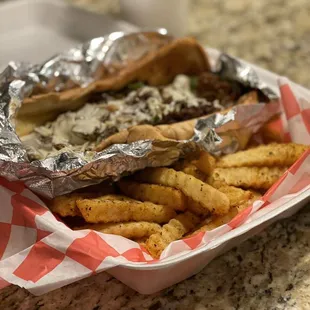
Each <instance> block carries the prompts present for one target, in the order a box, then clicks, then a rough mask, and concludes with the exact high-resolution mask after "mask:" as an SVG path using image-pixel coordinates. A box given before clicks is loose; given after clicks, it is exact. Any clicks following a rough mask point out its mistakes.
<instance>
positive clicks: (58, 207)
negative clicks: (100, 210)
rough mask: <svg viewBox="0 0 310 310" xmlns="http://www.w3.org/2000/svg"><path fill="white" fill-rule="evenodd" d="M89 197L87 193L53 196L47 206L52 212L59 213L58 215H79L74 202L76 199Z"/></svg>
mask: <svg viewBox="0 0 310 310" xmlns="http://www.w3.org/2000/svg"><path fill="white" fill-rule="evenodd" d="M87 197H91V195H87V194H68V195H63V196H59V197H56V198H54V199H53V200H52V201H51V203H50V205H49V208H50V209H51V211H52V212H55V213H57V214H59V215H60V216H79V215H81V212H80V210H79V209H78V207H77V205H76V202H77V200H78V199H83V198H87Z"/></svg>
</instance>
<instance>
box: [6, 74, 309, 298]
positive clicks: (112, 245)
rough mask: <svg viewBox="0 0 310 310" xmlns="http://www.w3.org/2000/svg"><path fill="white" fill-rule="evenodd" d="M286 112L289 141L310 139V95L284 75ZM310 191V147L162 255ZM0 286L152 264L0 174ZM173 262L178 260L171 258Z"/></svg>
mask: <svg viewBox="0 0 310 310" xmlns="http://www.w3.org/2000/svg"><path fill="white" fill-rule="evenodd" d="M279 87H280V93H281V102H282V107H283V111H284V113H283V117H282V120H281V121H277V122H275V123H274V124H273V126H275V127H276V128H277V130H279V131H281V132H282V134H284V136H285V138H286V140H287V141H294V142H297V143H303V144H309V145H310V103H309V102H308V101H306V99H307V100H309V99H310V98H299V97H298V99H297V98H296V97H295V96H294V94H293V92H292V90H291V87H290V85H289V83H288V81H287V80H286V79H283V78H281V79H279ZM305 191H307V193H309V196H310V151H309V150H308V151H307V152H305V153H304V154H303V155H302V157H301V158H300V159H299V160H298V161H297V162H296V163H295V164H294V165H293V166H292V167H291V168H290V169H289V170H288V171H287V172H286V173H285V174H284V175H283V177H282V178H281V179H280V180H279V181H278V182H277V183H276V184H275V185H274V186H273V187H272V188H271V189H270V190H269V191H268V192H267V193H266V194H265V195H264V196H263V197H262V199H261V200H258V201H256V202H255V203H254V204H253V205H252V206H250V207H249V208H247V209H246V210H244V211H243V212H242V213H240V214H239V215H237V216H236V217H235V218H234V219H233V220H232V221H230V222H229V223H228V224H226V225H223V226H221V227H218V228H216V229H214V230H213V231H210V232H205V233H203V232H201V233H199V234H197V235H195V236H193V237H191V238H187V239H184V240H179V241H175V242H173V243H171V244H170V245H169V246H168V247H167V248H166V249H165V251H164V252H163V253H162V256H161V259H160V261H164V260H165V261H169V260H172V258H176V257H179V256H183V255H186V254H188V253H189V252H191V251H195V250H197V249H198V248H199V249H201V247H203V246H205V245H206V244H208V243H209V242H210V241H211V240H214V239H215V238H217V237H219V236H222V235H224V234H226V233H227V232H229V231H231V230H232V229H234V228H236V227H239V226H241V225H243V224H245V223H250V222H251V221H253V220H254V219H255V218H257V216H258V213H257V211H258V210H259V209H260V210H261V209H262V208H264V210H265V211H266V212H269V211H271V210H274V209H275V208H281V205H282V204H283V203H284V202H287V201H289V200H291V199H293V198H295V197H296V196H298V195H300V194H301V193H304V192H305ZM0 197H1V205H0V232H1V233H0V258H1V260H0V288H1V287H4V286H6V285H9V284H10V283H13V284H16V285H19V286H21V287H24V288H26V289H28V290H29V291H31V292H32V293H34V294H37V295H39V294H43V293H46V292H49V291H51V290H54V289H56V288H59V287H62V286H64V285H67V284H69V283H72V282H74V281H77V280H79V279H82V278H85V277H87V276H90V275H92V274H95V273H98V272H101V271H103V270H106V269H108V268H111V267H114V266H117V265H124V264H126V263H128V262H131V263H135V264H136V265H145V264H153V266H154V267H156V264H157V263H158V260H154V259H153V258H152V257H151V256H150V255H149V254H148V253H147V251H146V250H145V249H144V248H142V247H141V246H140V245H138V244H137V243H135V242H133V241H130V240H128V239H126V238H123V237H120V236H115V235H108V234H103V233H100V232H95V231H91V230H83V231H72V230H71V229H70V228H68V227H67V226H66V225H65V224H63V223H62V222H61V221H59V220H57V219H56V217H55V216H54V215H53V214H52V213H51V212H50V211H49V210H48V209H47V207H46V206H45V204H44V203H43V201H41V200H40V199H39V198H38V197H37V196H36V195H35V194H33V193H32V192H31V191H30V190H28V189H27V188H25V186H24V185H23V184H22V183H20V182H9V181H7V180H5V179H4V178H1V179H0ZM171 263H173V262H171Z"/></svg>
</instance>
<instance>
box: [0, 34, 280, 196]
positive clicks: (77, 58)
mask: <svg viewBox="0 0 310 310" xmlns="http://www.w3.org/2000/svg"><path fill="white" fill-rule="evenodd" d="M163 33H164V31H162V30H161V31H159V32H147V33H145V32H144V33H131V34H125V33H122V32H117V33H111V34H109V35H107V36H104V37H100V38H95V39H93V40H91V41H90V42H87V43H85V44H82V45H81V46H78V47H75V48H72V49H70V50H69V51H66V52H64V53H62V54H59V55H56V56H54V57H52V58H51V59H49V60H48V61H46V62H45V63H43V64H40V65H30V64H22V63H13V62H12V63H10V64H9V65H8V67H7V68H6V69H5V70H4V71H3V72H2V73H1V74H0V140H1V144H0V175H1V176H3V177H6V178H8V179H9V180H21V181H23V182H25V184H26V185H27V186H28V187H29V188H30V189H31V190H33V191H34V192H36V193H38V194H40V195H42V196H44V197H46V198H52V197H55V196H58V195H61V194H65V193H68V192H72V191H73V190H76V189H79V188H82V187H86V186H89V185H93V184H97V183H99V182H102V181H103V180H105V179H112V180H117V179H119V178H120V177H121V176H123V175H124V174H128V173H132V172H134V171H136V170H139V169H143V168H145V167H156V166H167V165H170V164H172V163H173V162H175V161H176V160H178V158H180V157H184V156H186V155H187V154H189V153H191V152H195V151H197V150H198V149H199V148H201V147H203V148H205V149H206V150H208V151H210V152H212V153H213V154H216V155H218V154H222V153H229V152H234V151H236V150H237V149H242V148H243V147H244V145H245V144H246V142H247V141H248V139H249V137H250V136H251V135H252V134H253V133H255V132H256V131H257V130H258V129H259V128H260V127H261V126H262V125H263V124H264V123H265V122H266V121H267V120H268V119H270V118H271V117H273V116H274V115H275V114H277V113H279V107H278V104H277V103H269V104H260V105H255V106H243V107H242V106H239V107H235V108H233V109H232V110H231V111H230V112H228V113H226V114H224V115H222V114H215V115H212V116H210V117H207V118H205V119H200V120H199V121H198V122H197V125H196V128H195V134H194V136H193V137H192V139H190V140H188V141H150V140H145V141H138V142H134V143H131V144H119V145H113V146H111V147H109V148H108V149H106V150H104V151H102V152H98V153H96V152H85V153H72V152H64V153H61V154H59V155H57V156H54V157H49V158H46V159H44V160H36V161H32V162H30V161H29V159H28V156H27V153H26V150H25V148H24V147H23V145H22V143H21V141H20V139H19V137H18V136H17V134H16V132H15V130H14V125H13V124H14V115H15V113H16V111H17V109H18V107H19V106H20V105H21V103H22V100H23V99H24V98H26V97H27V96H30V95H31V94H32V93H33V92H35V91H36V89H37V88H38V87H40V90H41V91H52V90H53V91H62V90H65V89H69V88H71V87H74V86H76V85H79V86H81V87H84V86H86V85H88V84H89V83H90V82H92V81H94V80H96V79H98V77H102V76H103V75H104V74H106V75H109V74H111V73H112V74H113V73H115V71H117V70H119V69H120V68H122V67H124V66H126V63H127V62H129V61H134V60H136V59H138V58H139V57H141V56H143V55H145V53H147V52H150V51H152V50H156V49H158V48H159V47H161V46H162V45H164V44H166V43H167V42H169V41H170V40H171V37H169V36H168V35H165V34H163ZM219 61H220V62H219V67H220V70H219V73H220V74H221V75H223V76H224V75H225V76H229V78H230V79H232V80H237V81H239V82H241V83H243V84H245V85H250V86H251V87H255V88H259V89H261V90H262V91H263V92H264V94H265V95H267V96H268V97H269V98H270V99H274V97H275V96H274V94H273V92H272V91H271V90H269V89H268V87H267V86H265V85H264V84H263V83H262V82H261V81H260V80H259V79H258V78H257V75H256V74H255V71H254V69H252V68H251V67H248V66H244V65H241V64H240V63H239V62H238V61H237V60H235V59H233V58H231V57H229V56H227V55H223V57H220V59H219Z"/></svg>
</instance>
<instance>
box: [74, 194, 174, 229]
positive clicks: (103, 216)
mask: <svg viewBox="0 0 310 310" xmlns="http://www.w3.org/2000/svg"><path fill="white" fill-rule="evenodd" d="M77 207H78V208H79V210H80V211H81V213H82V216H83V217H84V219H85V221H86V222H88V223H100V222H102V223H110V222H115V223H117V222H128V221H147V222H155V223H166V222H168V221H169V220H170V219H171V218H173V217H174V216H175V214H176V213H175V211H174V210H173V209H172V208H169V207H166V206H161V205H156V204H154V203H151V202H141V201H137V200H134V199H131V198H128V197H126V196H121V195H106V196H101V197H99V198H96V199H81V200H78V201H77Z"/></svg>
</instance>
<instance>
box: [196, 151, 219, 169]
mask: <svg viewBox="0 0 310 310" xmlns="http://www.w3.org/2000/svg"><path fill="white" fill-rule="evenodd" d="M215 165H216V159H215V158H214V157H213V156H212V155H211V154H209V153H208V152H205V151H201V153H200V155H199V158H198V160H196V161H195V166H196V167H197V168H198V169H199V170H200V171H201V172H203V173H204V174H205V175H210V174H211V173H212V171H213V169H214V168H215Z"/></svg>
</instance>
